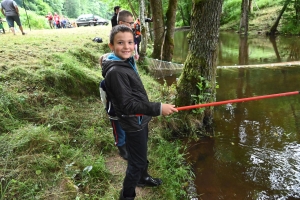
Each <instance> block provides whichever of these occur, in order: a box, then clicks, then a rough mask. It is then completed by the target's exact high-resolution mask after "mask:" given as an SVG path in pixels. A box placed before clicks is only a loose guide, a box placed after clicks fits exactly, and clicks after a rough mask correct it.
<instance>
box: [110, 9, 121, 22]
mask: <svg viewBox="0 0 300 200" xmlns="http://www.w3.org/2000/svg"><path fill="white" fill-rule="evenodd" d="M120 9H121V7H120V6H115V7H114V11H115V13H114V16H112V18H111V26H112V27H114V26H116V25H117V24H118V21H117V17H118V13H119V11H120Z"/></svg>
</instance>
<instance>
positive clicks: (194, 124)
mask: <svg viewBox="0 0 300 200" xmlns="http://www.w3.org/2000/svg"><path fill="white" fill-rule="evenodd" d="M222 3H223V0H211V1H208V0H202V1H193V8H192V12H191V13H192V15H191V30H190V33H189V35H188V41H189V53H188V55H187V58H186V61H185V63H184V68H183V72H182V74H181V76H180V78H179V81H178V84H177V97H176V106H183V105H191V104H199V103H204V102H212V101H215V89H216V71H217V63H216V62H217V44H218V39H219V27H220V18H221V11H222ZM193 95H195V96H193ZM201 95H202V96H201ZM194 97H198V98H194ZM193 111H194V112H192V111H182V112H179V113H178V115H179V118H180V120H178V121H176V125H174V128H176V129H179V132H184V133H186V134H188V133H191V132H192V131H197V132H198V131H200V132H201V133H202V134H203V133H205V134H207V133H208V132H207V129H206V128H207V127H211V126H210V125H211V124H212V119H213V109H212V108H206V109H205V110H204V112H203V111H200V110H199V109H198V110H193ZM195 111H196V112H195ZM175 126H176V127H175ZM210 134H211V133H210Z"/></svg>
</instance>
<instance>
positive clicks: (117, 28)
mask: <svg viewBox="0 0 300 200" xmlns="http://www.w3.org/2000/svg"><path fill="white" fill-rule="evenodd" d="M119 32H122V33H125V32H130V33H132V37H133V39H134V34H133V31H132V29H131V28H130V27H128V26H126V25H122V24H121V25H117V26H114V27H113V28H112V30H111V31H110V35H109V43H110V44H114V39H115V36H116V34H117V33H119Z"/></svg>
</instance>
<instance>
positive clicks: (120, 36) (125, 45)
mask: <svg viewBox="0 0 300 200" xmlns="http://www.w3.org/2000/svg"><path fill="white" fill-rule="evenodd" d="M109 48H110V49H111V50H112V51H114V53H115V55H116V56H118V57H119V58H120V59H122V60H126V59H128V58H130V57H131V56H132V52H133V51H134V39H133V34H132V33H131V32H119V33H117V34H116V35H115V37H114V43H113V44H109Z"/></svg>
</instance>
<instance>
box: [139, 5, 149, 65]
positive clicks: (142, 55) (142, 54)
mask: <svg viewBox="0 0 300 200" xmlns="http://www.w3.org/2000/svg"><path fill="white" fill-rule="evenodd" d="M140 22H141V33H142V41H141V51H140V58H139V62H143V61H144V59H145V57H146V50H147V44H148V39H147V34H146V32H147V28H146V26H145V0H140Z"/></svg>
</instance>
